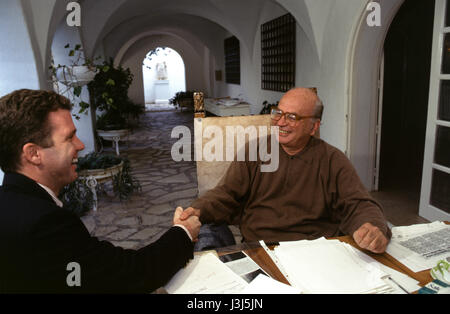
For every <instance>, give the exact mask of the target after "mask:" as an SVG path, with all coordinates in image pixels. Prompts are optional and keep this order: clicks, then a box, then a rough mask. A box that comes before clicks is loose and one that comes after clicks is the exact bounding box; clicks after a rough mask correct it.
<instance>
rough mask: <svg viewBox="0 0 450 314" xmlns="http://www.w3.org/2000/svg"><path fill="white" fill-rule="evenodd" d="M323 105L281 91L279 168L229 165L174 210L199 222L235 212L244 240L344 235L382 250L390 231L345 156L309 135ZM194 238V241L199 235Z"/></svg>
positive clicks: (275, 113) (308, 95)
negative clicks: (184, 206)
mask: <svg viewBox="0 0 450 314" xmlns="http://www.w3.org/2000/svg"><path fill="white" fill-rule="evenodd" d="M322 112H323V105H322V103H321V102H320V100H319V98H318V97H317V95H316V94H315V93H314V92H313V91H311V90H310V89H307V88H295V89H292V90H290V91H288V92H287V93H286V94H285V95H284V96H283V97H282V99H281V100H280V102H279V105H278V107H277V108H274V109H272V111H271V118H272V124H273V125H275V126H278V127H279V143H280V146H281V148H282V149H280V154H279V168H278V170H277V171H275V172H261V170H260V164H261V162H260V161H245V162H233V163H232V164H231V166H230V168H229V170H228V172H227V174H226V175H225V177H224V178H223V179H222V181H221V182H220V183H219V184H218V185H217V187H215V188H214V189H212V190H210V191H208V192H207V193H205V194H204V195H203V196H202V197H200V198H199V199H197V200H195V201H194V202H193V203H192V204H191V207H190V208H187V209H186V210H185V212H184V213H183V214H182V215H181V219H185V218H187V217H189V216H190V215H195V216H198V217H200V221H201V222H202V223H223V222H225V223H228V224H230V223H231V222H232V219H233V218H235V217H239V220H240V230H241V233H242V236H243V239H244V240H245V241H256V240H265V241H287V240H299V239H315V238H318V237H322V236H325V237H333V236H339V235H343V234H348V235H352V236H353V238H354V240H355V241H356V243H357V244H358V245H359V246H360V247H362V248H364V249H368V250H370V251H372V252H375V253H381V252H384V251H385V249H386V246H387V243H388V241H389V239H390V236H391V233H390V230H389V228H388V226H387V224H386V220H385V218H384V215H383V211H382V209H381V207H380V205H379V204H378V203H377V202H375V201H374V200H373V199H372V198H371V197H370V195H369V194H368V192H367V190H366V189H365V188H364V186H363V184H362V183H361V181H360V179H359V178H358V176H357V174H356V172H355V170H354V168H353V166H352V165H351V163H350V161H349V160H348V159H347V157H346V156H345V155H344V154H343V153H342V152H341V151H339V150H338V149H336V148H335V147H333V146H331V145H329V144H327V143H326V142H324V141H323V140H320V139H317V138H315V137H314V135H315V134H316V132H317V131H318V129H319V126H320V122H321V117H322ZM200 241H201V239H200Z"/></svg>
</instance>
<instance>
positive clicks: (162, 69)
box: [156, 61, 167, 81]
mask: <svg viewBox="0 0 450 314" xmlns="http://www.w3.org/2000/svg"><path fill="white" fill-rule="evenodd" d="M156 76H157V79H158V80H159V81H163V80H167V65H166V62H165V61H164V62H163V63H161V62H159V63H157V64H156Z"/></svg>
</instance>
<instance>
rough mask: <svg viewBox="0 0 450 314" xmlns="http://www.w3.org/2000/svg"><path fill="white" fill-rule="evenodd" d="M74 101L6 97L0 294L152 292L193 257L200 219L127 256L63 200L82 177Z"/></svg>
mask: <svg viewBox="0 0 450 314" xmlns="http://www.w3.org/2000/svg"><path fill="white" fill-rule="evenodd" d="M70 110H71V104H70V102H69V100H68V99H67V98H65V97H62V96H60V95H58V94H56V93H54V92H49V91H33V90H19V91H16V92H13V93H11V94H9V95H6V96H4V97H2V98H0V166H1V168H2V170H3V171H4V172H5V173H6V174H5V178H4V182H3V186H2V187H1V188H0V293H2V292H3V293H5V292H6V293H22V292H24V293H41V292H45V293H86V292H88V293H98V292H100V293H103V292H108V293H117V292H125V293H130V292H133V293H134V292H139V293H148V292H151V291H152V290H154V289H156V288H158V287H160V286H162V285H164V284H165V283H166V282H167V281H168V280H169V279H170V278H171V277H172V276H173V275H174V274H175V273H176V272H177V271H178V270H179V269H181V268H182V267H183V266H185V265H186V263H187V262H188V261H189V259H190V258H192V257H193V246H194V245H193V242H192V240H194V241H195V240H196V238H197V236H198V232H199V229H200V223H199V221H198V218H197V217H191V218H195V219H191V218H189V219H188V220H184V221H181V220H180V215H181V212H182V209H181V208H178V209H177V210H176V212H175V215H174V219H173V222H174V225H175V226H173V227H172V228H170V229H169V230H168V231H167V232H166V233H165V234H164V235H162V236H161V238H160V239H159V240H157V241H156V242H154V243H152V244H150V245H148V246H146V247H144V248H142V249H139V250H136V251H135V250H125V249H122V248H120V247H114V246H113V245H112V244H110V243H108V242H104V241H100V240H98V239H97V238H94V237H91V236H90V234H89V232H88V231H87V229H86V228H85V226H84V225H83V223H82V222H81V220H80V219H79V218H78V217H77V216H76V215H75V214H73V213H71V212H69V211H68V210H66V209H65V208H64V207H63V205H62V203H61V201H60V200H59V199H58V198H57V195H58V193H59V192H60V191H61V189H62V188H63V187H64V186H65V185H67V184H69V183H70V182H72V181H74V180H75V179H76V178H77V172H76V167H77V165H76V163H77V157H78V153H79V152H80V151H81V150H83V149H84V145H83V143H82V142H81V141H80V139H79V138H78V137H77V135H76V128H75V126H74V124H73V121H72V116H71V113H70Z"/></svg>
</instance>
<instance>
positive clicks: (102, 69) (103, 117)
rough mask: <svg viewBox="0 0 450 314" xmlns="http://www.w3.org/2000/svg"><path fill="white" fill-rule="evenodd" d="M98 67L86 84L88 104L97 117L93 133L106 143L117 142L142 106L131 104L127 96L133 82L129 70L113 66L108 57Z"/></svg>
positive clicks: (139, 112)
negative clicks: (95, 128) (89, 96)
mask: <svg viewBox="0 0 450 314" xmlns="http://www.w3.org/2000/svg"><path fill="white" fill-rule="evenodd" d="M98 68H99V72H98V73H97V74H96V75H95V77H94V79H93V80H92V81H91V82H90V83H89V84H88V88H89V93H90V95H91V102H92V104H93V105H94V106H95V108H96V109H97V110H99V114H100V115H99V116H98V117H97V133H98V135H99V136H101V137H102V138H104V139H107V140H114V139H117V138H118V140H119V139H120V138H121V137H122V138H123V136H125V135H127V134H128V133H129V129H130V124H131V123H130V121H131V119H133V118H137V117H138V116H139V115H140V114H141V113H143V112H144V111H145V107H144V106H142V105H138V104H135V103H133V101H131V99H130V98H129V97H128V89H129V87H130V85H131V83H132V81H133V75H132V74H131V71H130V69H124V68H122V67H121V66H119V67H115V66H114V62H113V60H112V58H111V59H110V60H109V61H105V62H104V63H103V64H102V65H101V66H99V67H98ZM118 140H117V141H116V144H117V143H118Z"/></svg>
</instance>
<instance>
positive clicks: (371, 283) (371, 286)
mask: <svg viewBox="0 0 450 314" xmlns="http://www.w3.org/2000/svg"><path fill="white" fill-rule="evenodd" d="M275 254H276V255H277V257H278V258H279V260H280V262H281V263H282V264H283V266H284V268H285V270H286V272H287V273H288V274H289V276H290V278H291V283H293V285H294V286H296V287H299V288H300V289H301V290H303V291H305V292H306V293H386V292H389V291H392V288H391V287H390V286H389V285H388V284H386V282H385V281H384V280H383V279H382V278H383V277H386V276H387V274H386V273H384V272H383V271H382V270H381V268H380V267H378V264H379V263H378V262H376V261H375V260H373V259H371V258H370V257H369V256H367V255H365V254H363V253H357V252H356V251H355V250H354V249H353V248H352V247H351V246H349V245H348V244H345V243H342V242H340V241H338V240H331V241H330V240H325V239H319V240H315V241H297V243H295V242H290V243H284V242H283V243H280V246H279V247H277V248H275Z"/></svg>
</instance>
